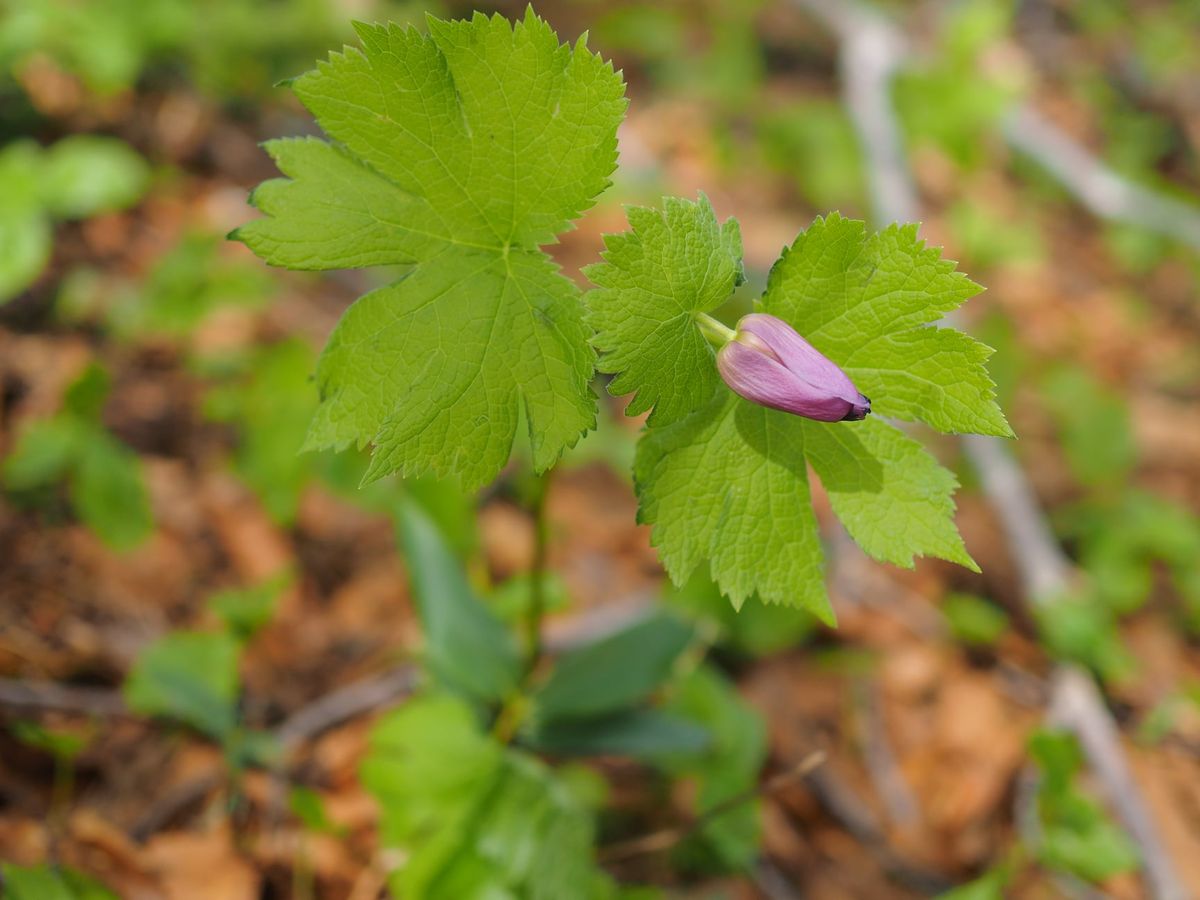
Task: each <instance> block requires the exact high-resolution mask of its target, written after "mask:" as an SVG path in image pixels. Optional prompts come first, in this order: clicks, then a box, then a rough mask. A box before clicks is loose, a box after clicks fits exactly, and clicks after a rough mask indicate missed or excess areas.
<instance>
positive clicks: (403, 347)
mask: <svg viewBox="0 0 1200 900" xmlns="http://www.w3.org/2000/svg"><path fill="white" fill-rule="evenodd" d="M356 28H357V30H358V35H359V38H360V39H361V41H362V45H363V46H362V49H361V50H360V49H356V48H355V49H347V50H346V51H345V52H344V53H338V54H334V55H333V56H331V57H330V59H329V60H328V61H327V62H324V63H321V64H320V65H319V66H318V67H317V69H316V70H315V71H312V72H309V73H307V74H305V75H303V76H301V77H300V78H298V79H296V80H295V81H294V82H293V83H292V87H293V89H294V90H295V92H296V95H297V96H298V97H299V98H300V99H301V101H302V102H303V103H304V104H305V105H306V106H307V107H308V108H309V109H310V110H311V111H312V113H313V114H314V115H315V116H316V119H317V122H318V123H319V124H320V126H321V127H322V129H323V130H324V131H325V133H326V134H327V135H328V136H329V137H330V138H331V139H332V140H333V141H334V142H335V143H326V142H324V141H319V140H314V139H298V140H283V141H274V142H271V143H270V144H268V146H267V149H268V152H270V153H271V155H272V156H273V157H274V159H275V161H276V163H277V164H278V166H279V168H280V170H281V171H282V172H283V173H284V174H285V175H286V176H288V179H290V180H275V181H269V182H266V183H264V184H263V185H261V186H260V187H259V188H258V189H257V190H256V191H255V192H254V195H253V202H254V204H255V205H256V206H257V207H258V208H259V209H260V210H262V211H263V212H264V213H266V214H267V215H266V217H265V218H262V219H259V220H257V221H254V222H251V223H249V224H247V225H245V226H243V227H242V228H240V229H238V231H237V232H236V236H237V237H238V238H239V239H240V240H243V241H245V242H246V244H247V245H249V246H250V247H251V248H252V249H253V250H254V251H255V252H256V253H258V254H259V255H260V256H261V257H263V258H264V259H265V260H267V261H268V262H269V263H272V264H273V265H281V266H287V267H289V268H297V269H338V268H356V267H362V266H375V265H383V264H395V265H403V266H407V267H408V271H407V273H406V274H405V275H404V276H402V277H401V278H400V279H399V280H397V281H395V282H393V283H392V284H390V285H387V286H386V287H383V288H380V289H379V290H376V291H373V292H372V293H370V294H367V295H366V296H365V297H362V298H361V299H360V300H359V301H358V302H357V303H355V304H354V306H352V307H351V308H350V310H349V311H348V312H347V313H346V315H345V316H344V317H343V318H342V321H341V322H340V323H339V324H338V326H337V328H336V329H335V331H334V333H333V335H332V336H331V338H330V340H329V344H328V345H327V346H326V348H325V352H324V353H323V354H322V356H321V359H320V362H319V364H318V366H317V381H318V385H319V387H320V389H321V397H322V405H321V407H320V409H319V410H318V412H317V415H316V418H315V420H314V422H313V425H312V429H311V430H310V432H309V437H308V446H309V447H310V448H320V447H337V448H342V447H346V446H347V445H351V444H355V445H358V446H360V447H361V446H364V445H365V444H367V443H373V444H374V446H375V450H374V456H373V458H372V463H371V467H370V469H369V470H368V473H367V479H368V480H370V479H375V478H378V477H381V476H383V475H386V474H388V473H390V472H394V471H399V472H401V473H403V474H405V475H411V474H417V473H421V472H431V473H433V474H436V475H440V476H443V475H458V476H461V478H462V480H463V482H464V484H466V485H467V486H468V487H476V486H479V485H481V484H483V483H485V482H487V481H489V480H491V479H492V478H493V477H494V476H495V475H496V474H497V473H498V472H499V471H500V469H501V467H502V466H503V465H504V464H505V462H506V461H507V460H508V456H509V452H510V449H511V446H512V442H513V439H514V436H515V433H516V430H517V423H518V419H519V418H520V417H521V414H522V413H523V414H524V417H525V420H526V422H527V424H528V429H529V437H530V442H531V445H532V451H533V461H534V464H535V466H536V467H537V468H538V469H539V470H542V469H545V468H547V467H549V466H550V465H552V464H553V463H554V462H555V461H556V460H557V459H558V457H559V455H560V454H561V453H562V451H563V449H564V448H565V447H567V446H570V445H573V444H574V443H575V442H576V441H577V440H578V439H579V436H580V435H581V434H582V433H583V432H584V431H586V430H587V429H589V428H591V427H592V425H593V424H594V422H595V400H594V398H593V397H592V395H591V393H590V391H589V388H588V381H589V379H590V378H591V374H592V370H593V366H594V356H593V353H592V351H591V348H590V347H589V346H588V342H587V329H586V327H585V326H584V323H583V317H582V309H581V306H580V304H579V291H578V289H577V288H576V287H575V286H574V284H573V283H572V282H570V281H569V280H567V279H565V278H563V277H562V276H561V275H559V274H558V271H557V268H556V266H555V265H554V264H553V262H552V261H551V260H550V258H549V257H548V256H547V255H546V254H545V253H543V252H542V251H541V250H540V249H539V245H542V244H546V243H550V242H552V241H554V240H555V239H556V236H557V235H558V234H559V233H561V232H562V231H564V230H566V229H567V228H569V227H571V221H572V220H573V219H574V218H575V217H577V216H578V215H579V214H580V213H581V212H582V211H583V210H584V209H586V208H587V207H588V206H590V205H591V203H592V202H593V200H594V198H595V197H596V195H597V194H599V193H600V191H602V190H603V189H604V188H605V187H606V186H607V185H608V177H609V175H610V173H611V172H612V170H613V167H614V165H615V162H616V128H617V124H618V123H619V122H620V120H621V117H622V114H623V112H624V108H625V101H624V98H623V96H622V95H623V92H624V87H623V84H622V82H621V79H620V77H619V76H618V75H617V74H615V73H614V72H613V70H612V67H611V65H609V64H608V63H606V62H604V61H603V60H601V59H600V58H599V57H597V56H594V55H593V54H591V53H588V52H587V51H586V48H585V46H584V44H583V41H580V42H578V43H577V44H576V45H575V46H574V47H570V46H566V45H560V44H559V43H558V38H557V37H556V36H555V34H554V32H553V31H552V30H551V29H550V28H549V26H548V25H547V24H546V23H545V22H543V21H542V20H541V19H539V18H538V17H537V16H535V15H534V14H533V12H532V10H531V11H529V12H528V13H527V14H526V16H525V18H524V20H523V21H521V22H518V23H516V24H515V25H513V24H510V23H509V22H507V21H505V20H504V19H503V18H501V17H499V16H495V17H492V18H488V17H486V16H484V15H482V14H476V15H475V16H474V18H472V19H471V20H470V21H454V22H444V21H441V20H438V19H433V18H430V19H429V34H428V35H422V34H420V33H418V32H417V31H415V30H413V29H405V28H400V27H398V26H394V25H389V26H376V25H362V24H360V25H357V26H356Z"/></svg>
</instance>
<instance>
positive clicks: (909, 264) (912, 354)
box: [761, 213, 1012, 437]
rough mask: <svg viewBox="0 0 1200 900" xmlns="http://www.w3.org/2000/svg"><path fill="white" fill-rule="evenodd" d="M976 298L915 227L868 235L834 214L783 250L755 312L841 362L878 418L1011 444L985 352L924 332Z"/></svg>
mask: <svg viewBox="0 0 1200 900" xmlns="http://www.w3.org/2000/svg"><path fill="white" fill-rule="evenodd" d="M979 291H980V287H979V285H977V284H975V283H974V282H972V281H971V280H970V279H968V278H967V277H966V276H965V275H963V274H961V273H959V272H956V271H955V270H954V263H952V262H950V261H948V260H944V259H942V258H941V254H940V253H939V252H938V250H937V249H935V248H931V247H926V246H925V242H924V241H921V240H919V239H918V238H917V226H916V225H890V226H888V227H887V228H885V229H884V230H883V231H879V232H875V233H874V234H870V235H868V234H867V233H866V226H865V225H864V224H863V223H862V222H859V221H854V220H851V219H844V218H842V217H841V216H839V215H838V214H837V213H833V214H831V215H829V216H827V217H825V218H818V219H817V220H816V221H814V222H813V224H812V226H811V227H809V229H808V230H807V231H805V232H802V233H801V234H800V236H799V237H797V238H796V240H795V242H794V243H793V244H792V245H791V246H790V247H788V248H787V249H785V250H784V252H783V256H781V257H780V259H779V261H778V262H777V263H776V264H775V266H774V267H773V268H772V269H771V276H770V279H769V280H768V283H767V290H766V293H765V294H763V298H762V303H761V310H762V311H763V312H768V313H771V314H773V315H776V316H779V317H780V318H782V319H785V320H787V321H788V322H789V323H790V324H791V325H792V326H793V327H794V328H795V329H796V330H797V331H799V332H800V333H801V334H802V335H804V337H805V338H806V339H807V340H808V341H809V343H811V344H812V345H813V346H814V347H816V348H817V349H818V350H820V351H821V352H822V353H823V354H825V355H826V356H827V357H829V358H830V359H832V360H833V361H834V362H836V363H837V364H838V365H840V366H841V367H842V368H843V369H844V370H845V371H846V374H848V375H849V376H850V379H851V380H852V381H853V382H854V384H855V386H856V387H857V388H858V389H859V390H860V391H862V392H863V393H864V394H866V395H867V396H868V397H870V398H871V401H872V409H873V411H874V412H875V413H877V414H879V415H883V416H894V417H896V418H898V419H905V420H908V421H921V422H925V423H927V424H929V425H931V426H932V427H934V428H936V429H938V430H939V431H945V432H969V433H975V434H995V435H1003V436H1007V437H1011V436H1012V430H1011V429H1010V428H1009V426H1008V422H1007V421H1006V420H1005V418H1004V414H1003V413H1001V412H1000V407H999V406H997V405H996V402H995V389H996V386H995V384H994V383H993V382H992V379H991V378H990V377H989V376H988V374H987V369H986V368H985V366H984V363H985V362H986V361H987V358H988V357H989V356H990V355H991V352H992V351H991V348H989V347H987V346H986V345H984V344H981V343H979V342H978V341H976V340H975V339H974V338H971V337H968V336H967V335H965V334H962V333H961V332H957V331H954V330H952V329H948V328H936V327H935V328H930V327H926V326H928V325H930V324H931V323H933V322H936V321H937V320H938V319H939V318H941V317H942V315H944V314H945V313H948V312H950V311H951V310H954V309H957V308H958V307H959V306H960V305H962V303H963V302H964V301H966V300H967V299H968V298H970V297H972V296H974V295H975V294H977V293H979Z"/></svg>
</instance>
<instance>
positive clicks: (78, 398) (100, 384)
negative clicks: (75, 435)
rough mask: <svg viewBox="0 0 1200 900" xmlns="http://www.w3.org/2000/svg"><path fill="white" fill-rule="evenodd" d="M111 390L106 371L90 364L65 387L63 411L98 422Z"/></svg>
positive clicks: (109, 378)
mask: <svg viewBox="0 0 1200 900" xmlns="http://www.w3.org/2000/svg"><path fill="white" fill-rule="evenodd" d="M111 389H112V378H111V377H110V376H109V374H108V370H107V369H105V368H104V367H103V366H101V365H99V364H98V363H92V364H91V365H89V366H88V367H87V368H86V369H84V370H83V372H82V373H81V374H80V375H79V377H78V378H76V379H75V380H74V381H73V382H71V384H70V385H69V386H68V387H67V390H66V393H65V394H64V395H63V411H64V412H67V413H70V414H71V415H74V416H78V417H79V418H81V419H84V420H86V421H88V422H98V421H99V420H100V415H101V413H102V412H103V411H104V404H105V402H106V401H107V400H108V394H109V391H110V390H111Z"/></svg>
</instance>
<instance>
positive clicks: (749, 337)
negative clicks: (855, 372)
mask: <svg viewBox="0 0 1200 900" xmlns="http://www.w3.org/2000/svg"><path fill="white" fill-rule="evenodd" d="M717 369H718V371H720V373H721V377H722V378H723V379H725V383H726V384H727V385H729V387H730V388H731V389H732V390H733V391H734V392H735V393H737V394H739V395H741V396H742V397H745V398H746V399H747V400H749V401H751V402H752V403H757V404H759V405H760V406H768V407H770V408H771V409H781V410H783V411H784V412H790V413H794V414H795V415H798V416H804V417H805V418H809V419H816V420H817V421H819V422H839V421H842V420H845V419H850V420H858V419H865V418H866V417H867V413H869V412H870V411H871V401H870V400H869V399H867V398H866V397H864V396H863V395H862V394H860V393H859V392H858V388H856V387H855V386H854V383H853V382H851V381H850V379H849V378H848V377H847V376H846V373H845V372H843V371H842V370H841V369H839V368H838V367H837V366H836V365H835V364H834V363H832V362H830V361H829V360H828V359H826V358H825V357H824V356H822V355H821V354H820V353H819V352H818V351H817V349H816V348H815V347H813V345H812V344H810V343H809V342H808V341H806V340H805V339H804V338H802V337H801V336H800V335H799V334H797V333H796V330H795V329H794V328H792V326H790V325H788V324H787V322H785V321H783V320H782V319H778V318H776V317H775V316H770V315H767V314H766V313H752V314H750V315H748V316H743V317H742V319H741V321H739V322H738V324H737V333H736V335H735V336H734V338H733V340H731V341H730V342H729V343H728V344H726V345H725V346H724V347H722V348H721V349H720V350H719V351H718V352H717Z"/></svg>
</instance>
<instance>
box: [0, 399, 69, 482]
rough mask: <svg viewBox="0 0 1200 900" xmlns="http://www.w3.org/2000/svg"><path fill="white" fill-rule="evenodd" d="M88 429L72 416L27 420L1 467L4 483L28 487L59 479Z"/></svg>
mask: <svg viewBox="0 0 1200 900" xmlns="http://www.w3.org/2000/svg"><path fill="white" fill-rule="evenodd" d="M88 433H89V432H88V429H86V428H83V427H81V426H80V424H79V423H78V422H77V421H76V420H75V419H74V418H72V417H66V416H55V417H53V418H50V419H39V420H37V421H34V422H30V423H29V427H28V428H26V429H25V430H24V431H23V432H22V433H21V436H20V437H19V438H18V440H17V445H16V447H14V448H13V451H12V453H10V454H9V455H8V457H6V458H5V460H4V465H3V467H2V469H0V474H2V475H3V478H4V486H5V487H6V488H8V489H9V490H10V491H28V490H33V489H35V488H40V487H45V486H47V485H51V484H54V483H55V482H57V481H60V480H61V479H62V478H64V477H66V475H67V473H68V472H69V471H70V470H71V469H72V468H73V467H74V465H75V461H76V459H78V457H79V454H80V452H81V450H82V447H83V443H84V442H85V440H86V438H87V436H88Z"/></svg>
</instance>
